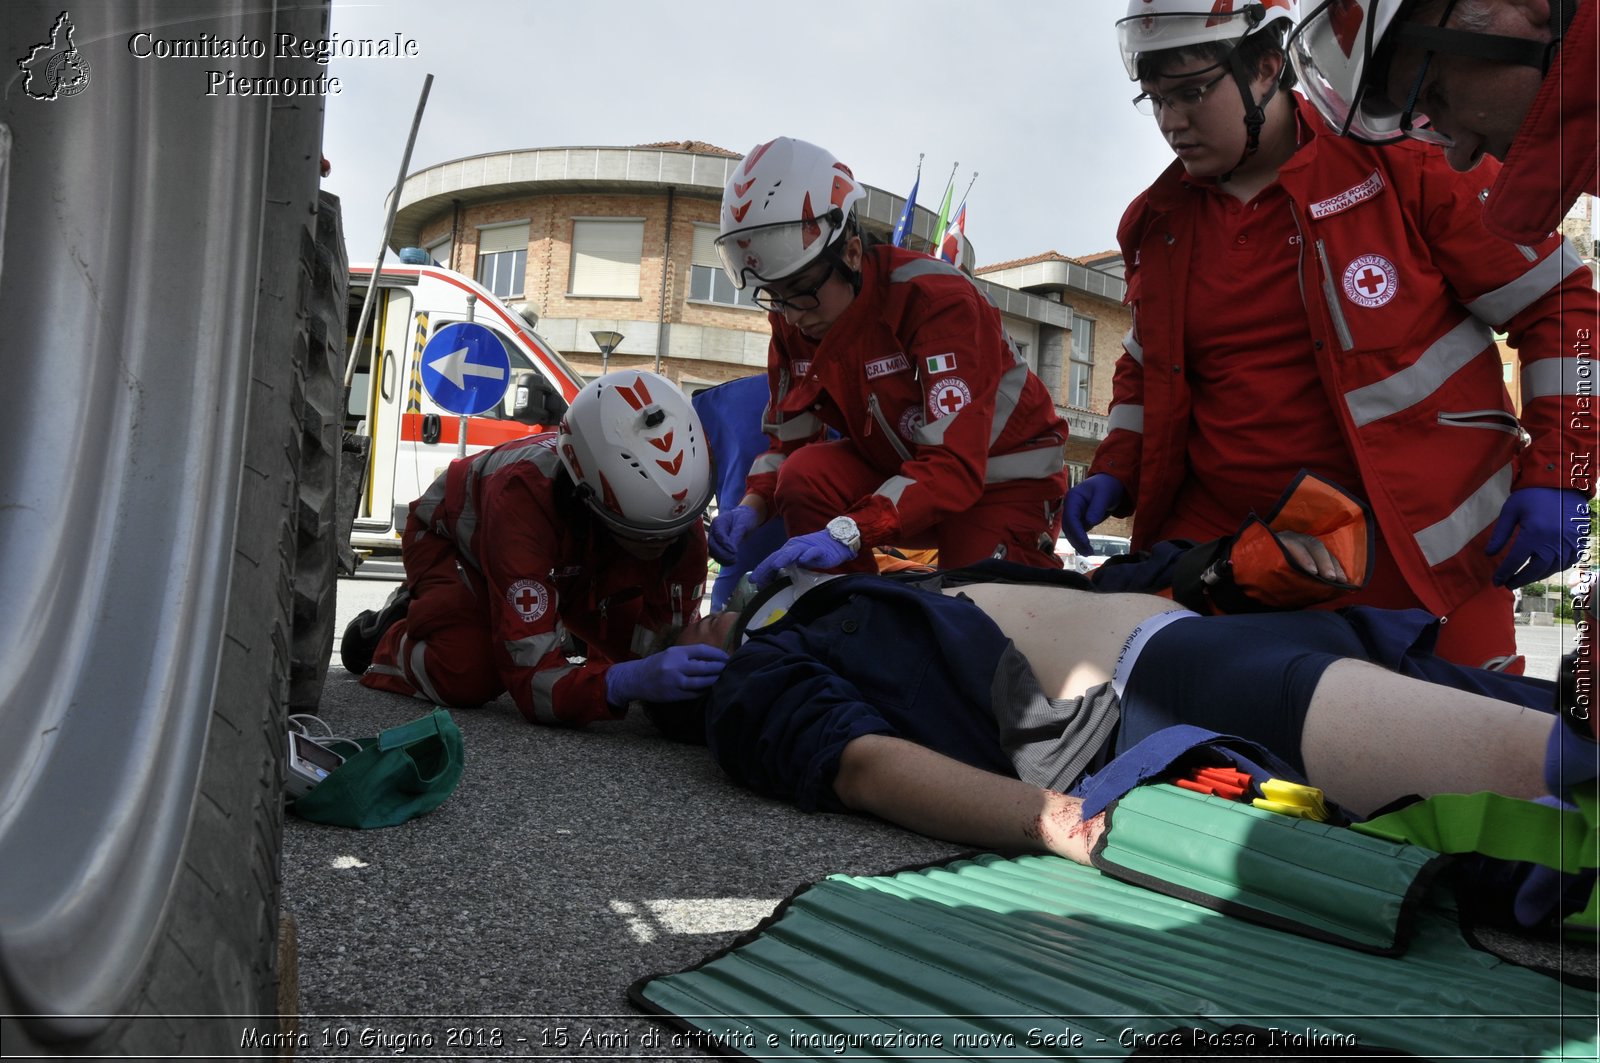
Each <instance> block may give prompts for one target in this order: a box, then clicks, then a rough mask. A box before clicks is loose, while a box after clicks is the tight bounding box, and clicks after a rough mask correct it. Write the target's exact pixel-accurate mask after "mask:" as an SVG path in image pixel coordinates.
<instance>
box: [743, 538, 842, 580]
mask: <svg viewBox="0 0 1600 1063" xmlns="http://www.w3.org/2000/svg"><path fill="white" fill-rule="evenodd" d="M855 556H856V551H854V550H852V549H851V548H850V547H849V546H847V545H846V544H844V543H841V542H840V541H839V540H838V539H835V538H834V537H833V535H832V534H831V533H830V532H828V531H826V530H824V531H815V532H810V533H809V534H806V535H796V536H795V537H794V538H792V539H790V540H789V541H788V542H786V543H784V544H783V545H782V546H780V547H778V548H777V549H776V550H774V551H772V553H771V554H768V555H767V558H766V560H765V561H762V562H761V564H759V565H757V566H756V567H755V570H754V571H752V572H751V573H750V582H751V583H754V584H755V585H756V586H757V587H762V586H765V585H766V584H768V583H770V582H772V578H773V577H774V576H776V575H777V574H778V573H779V572H781V571H782V570H783V569H785V568H788V567H789V566H790V565H799V566H800V567H801V568H809V569H829V568H837V567H838V566H840V565H842V564H844V563H845V562H846V561H849V560H850V559H851V558H853V557H855Z"/></svg>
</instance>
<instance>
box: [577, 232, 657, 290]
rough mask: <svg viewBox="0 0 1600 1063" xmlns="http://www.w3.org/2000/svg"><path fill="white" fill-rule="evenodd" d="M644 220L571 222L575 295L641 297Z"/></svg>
mask: <svg viewBox="0 0 1600 1063" xmlns="http://www.w3.org/2000/svg"><path fill="white" fill-rule="evenodd" d="M643 252H644V222H642V221H575V222H573V223H572V283H571V292H570V294H572V295H610V296H624V297H628V298H638V296H639V259H640V257H641V256H642V255H643Z"/></svg>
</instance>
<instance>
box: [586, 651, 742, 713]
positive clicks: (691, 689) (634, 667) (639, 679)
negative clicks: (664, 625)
mask: <svg viewBox="0 0 1600 1063" xmlns="http://www.w3.org/2000/svg"><path fill="white" fill-rule="evenodd" d="M727 664H728V654H727V653H726V651H724V650H722V649H720V648H719V647H716V646H668V647H667V648H666V649H664V650H662V651H661V652H660V653H652V654H651V655H650V656H648V657H643V658H641V659H639V660H637V661H621V662H619V663H617V664H614V665H612V666H611V667H610V668H607V669H606V701H608V702H610V703H611V704H613V705H626V704H628V702H630V701H634V700H638V701H655V702H662V701H682V700H684V699H685V698H690V697H693V696H694V695H696V694H698V693H700V692H701V691H702V690H705V689H707V688H708V687H710V686H711V684H712V683H715V682H716V681H717V676H719V675H721V674H722V669H723V668H725V667H727Z"/></svg>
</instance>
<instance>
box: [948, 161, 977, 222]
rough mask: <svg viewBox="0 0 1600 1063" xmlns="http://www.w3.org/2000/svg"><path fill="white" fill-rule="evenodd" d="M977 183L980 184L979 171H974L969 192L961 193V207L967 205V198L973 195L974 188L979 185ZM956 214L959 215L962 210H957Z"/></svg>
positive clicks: (969, 183)
mask: <svg viewBox="0 0 1600 1063" xmlns="http://www.w3.org/2000/svg"><path fill="white" fill-rule="evenodd" d="M950 176H952V177H954V176H955V175H954V174H951V175H950ZM977 183H978V171H977V170H973V171H972V180H970V181H968V182H967V190H966V191H965V192H963V193H961V206H963V207H964V206H966V205H967V196H969V195H971V194H972V186H973V185H975V184H977ZM956 213H957V214H960V213H961V210H960V208H957V209H956Z"/></svg>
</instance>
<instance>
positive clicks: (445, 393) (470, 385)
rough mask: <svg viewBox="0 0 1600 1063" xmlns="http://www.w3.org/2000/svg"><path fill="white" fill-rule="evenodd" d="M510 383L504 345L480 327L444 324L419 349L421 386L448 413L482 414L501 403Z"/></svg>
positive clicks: (509, 365)
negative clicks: (420, 352)
mask: <svg viewBox="0 0 1600 1063" xmlns="http://www.w3.org/2000/svg"><path fill="white" fill-rule="evenodd" d="M510 380H511V359H510V357H509V356H507V354H506V348H505V345H504V344H502V343H501V342H500V337H499V336H496V335H495V334H494V333H493V332H491V331H490V330H489V329H486V328H484V327H483V326H482V325H477V324H473V323H472V322H470V321H461V322H457V323H456V324H453V325H446V326H445V327H444V328H442V329H440V330H439V331H438V332H435V333H434V334H433V338H432V339H431V340H429V341H428V345H427V346H426V347H424V348H422V386H423V387H424V388H427V389H428V394H429V395H430V396H432V397H433V401H434V402H437V403H438V404H439V405H440V406H442V407H444V408H445V409H446V410H449V411H450V412H451V413H459V414H465V415H468V416H470V415H472V414H475V413H482V412H483V411H484V410H487V409H489V408H490V407H492V406H493V405H494V404H495V403H497V402H499V401H500V399H501V397H502V396H504V395H505V393H506V384H507V383H509V382H510Z"/></svg>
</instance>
